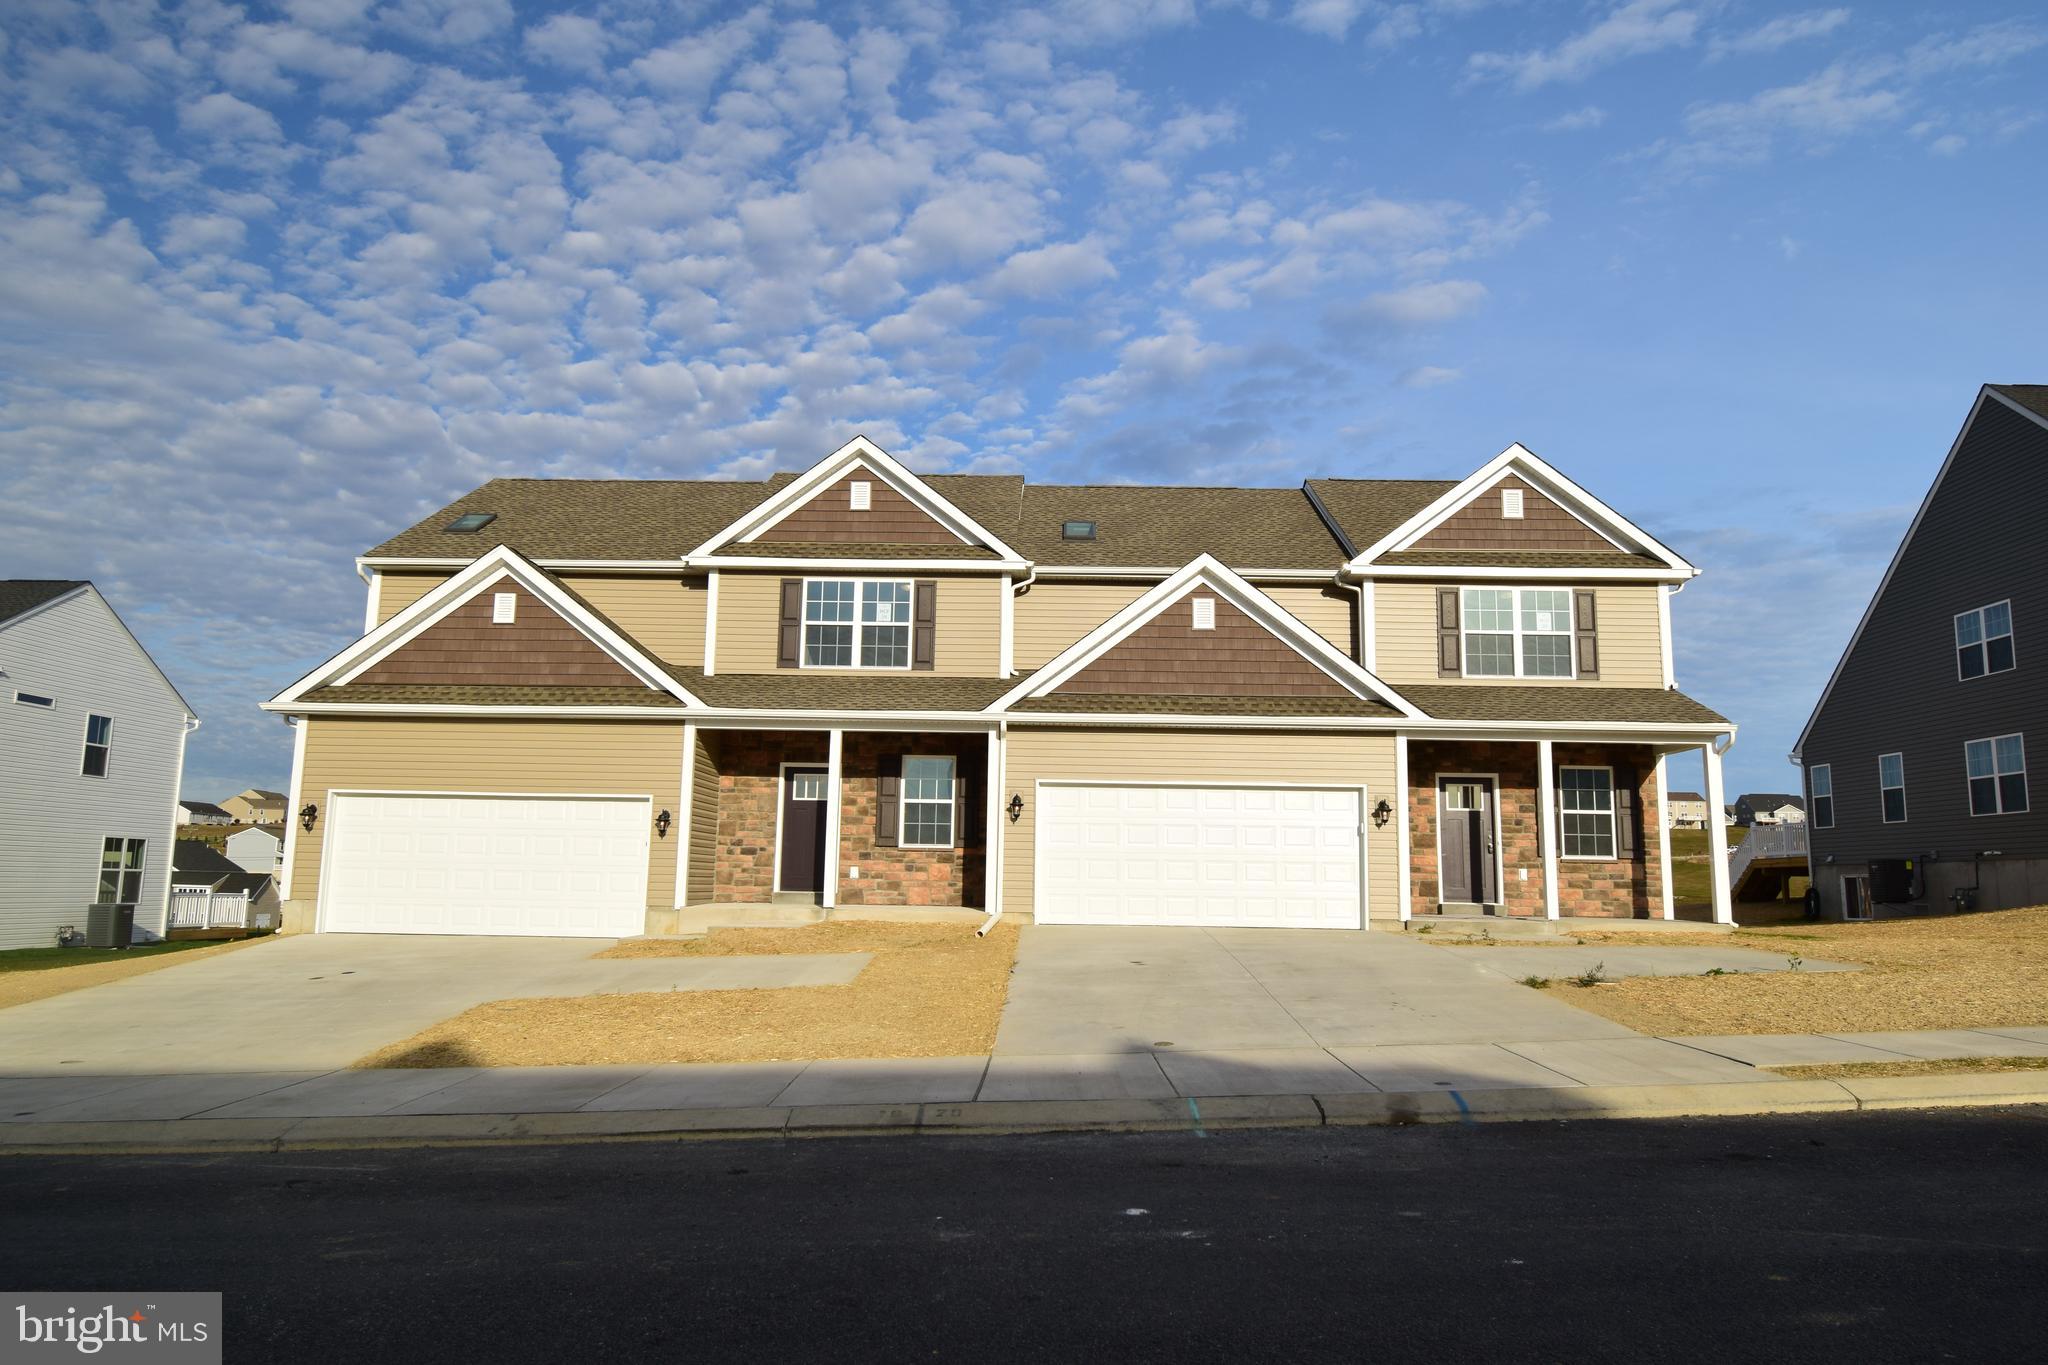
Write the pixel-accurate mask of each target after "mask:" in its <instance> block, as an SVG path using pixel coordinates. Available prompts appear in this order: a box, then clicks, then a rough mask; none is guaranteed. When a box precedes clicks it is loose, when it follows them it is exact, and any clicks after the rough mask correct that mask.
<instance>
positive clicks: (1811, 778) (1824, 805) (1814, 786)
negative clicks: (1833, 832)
mask: <svg viewBox="0 0 2048 1365" xmlns="http://www.w3.org/2000/svg"><path fill="white" fill-rule="evenodd" d="M1806 794H1807V796H1808V797H1809V798H1810V799H1811V800H1812V802H1813V811H1812V815H1813V827H1814V828H1815V829H1833V828H1834V827H1835V770H1834V768H1833V766H1832V765H1830V764H1826V763H1816V764H1814V765H1813V766H1812V767H1811V768H1808V769H1807V770H1806Z"/></svg>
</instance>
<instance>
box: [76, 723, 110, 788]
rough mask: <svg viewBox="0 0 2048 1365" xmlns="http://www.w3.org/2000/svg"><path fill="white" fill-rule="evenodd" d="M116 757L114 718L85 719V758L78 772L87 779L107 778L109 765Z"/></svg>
mask: <svg viewBox="0 0 2048 1365" xmlns="http://www.w3.org/2000/svg"><path fill="white" fill-rule="evenodd" d="M113 755H114V718H113V717H112V716H87V717H86V718H85V757H84V759H83V760H82V761H81V762H80V764H79V768H78V770H79V771H80V772H81V773H84V774H85V775H86V776H87V777H105V776H106V775H107V764H108V762H109V761H110V760H111V759H112V758H113Z"/></svg>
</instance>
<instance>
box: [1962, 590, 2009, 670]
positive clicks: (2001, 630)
mask: <svg viewBox="0 0 2048 1365" xmlns="http://www.w3.org/2000/svg"><path fill="white" fill-rule="evenodd" d="M2014 663H2015V659H2014V655H2013V647H2012V603H2011V602H2009V601H2006V602H1993V603H1992V604H1991V605H1990V606H1988V607H1979V608H1977V609H1976V610H1975V611H1966V612H1963V613H1962V614H1961V615H1959V616H1957V617H1956V676H1957V677H1958V678H1962V679H1965V680H1967V679H1970V678H1981V677H1983V676H1984V675H1985V674H1987V673H2005V672H2009V671H2011V669H2012V667H2013V664H2014Z"/></svg>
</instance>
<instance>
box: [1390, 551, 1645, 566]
mask: <svg viewBox="0 0 2048 1365" xmlns="http://www.w3.org/2000/svg"><path fill="white" fill-rule="evenodd" d="M1373 563H1375V564H1387V565H1392V566H1394V567H1397V568H1420V569H1439V568H1441V569H1450V568H1475V569H1484V568H1501V569H1552V568H1555V569H1647V570H1653V571H1654V570H1660V569H1663V568H1666V567H1667V566H1666V565H1665V563H1664V562H1663V561H1662V560H1660V559H1656V558H1654V557H1652V556H1650V555H1632V554H1626V553H1623V552H1622V551H1620V550H1390V551H1388V552H1387V553H1386V554H1383V555H1381V556H1380V557H1379V558H1378V559H1375V560H1374V561H1373Z"/></svg>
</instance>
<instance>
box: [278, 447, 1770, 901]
mask: <svg viewBox="0 0 2048 1365" xmlns="http://www.w3.org/2000/svg"><path fill="white" fill-rule="evenodd" d="M361 568H362V571H363V572H364V573H365V574H366V575H367V576H368V579H369V588H368V597H369V600H368V602H367V604H366V606H367V619H368V623H369V628H368V633H367V634H365V635H364V636H363V637H362V638H360V639H358V640H356V641H355V642H354V643H352V644H350V645H349V646H348V647H347V648H345V649H343V650H342V651H341V652H340V653H338V654H336V655H335V656H334V657H333V658H331V659H329V660H327V661H325V662H324V663H322V664H320V665H319V666H318V667H317V668H315V669H314V670H313V671H312V672H310V673H308V674H307V675H306V676H304V677H303V678H301V679H299V680H298V681H297V682H295V683H293V684H292V685H291V686H289V687H287V688H286V689H285V690H284V691H282V692H281V693H279V694H278V695H277V696H276V697H275V698H273V699H272V700H270V701H268V702H266V703H264V705H265V707H266V708H267V709H268V710H271V711H273V712H276V713H280V714H282V715H284V716H286V717H288V718H289V719H290V720H291V721H292V723H293V724H294V726H295V730H296V738H295V741H294V756H293V763H292V791H291V799H290V802H289V803H288V804H289V805H290V807H291V808H292V810H294V811H295V812H301V811H302V812H304V813H305V818H304V819H303V820H302V819H301V818H299V817H298V816H296V815H295V816H294V818H293V819H292V820H291V821H290V822H289V823H288V824H287V825H286V826H285V855H284V870H283V873H282V878H281V880H282V882H283V888H284V896H285V901H286V918H287V925H288V927H291V928H304V929H314V930H322V931H337V930H353V931H371V932H419V933H494V934H522V933H523V934H552V935H591V936H599V935H616V934H635V933H640V932H643V931H649V930H655V931H660V930H665V929H666V928H668V927H671V926H674V925H676V924H677V923H679V922H682V921H681V917H680V915H679V913H678V912H679V911H681V910H683V909H685V908H693V909H694V908H698V907H707V906H709V907H718V906H731V905H735V904H742V905H743V904H766V903H773V902H777V901H784V900H795V901H800V902H804V903H810V904H816V905H820V906H823V907H826V908H827V909H831V908H836V907H848V906H877V905H881V906H907V907H917V906H931V907H969V908H973V909H977V910H981V911H984V912H986V913H987V914H988V915H990V916H995V915H1001V914H1009V915H1014V916H1018V917H1020V918H1022V917H1026V916H1030V917H1035V918H1036V919H1037V920H1038V921H1039V922H1041V923H1061V924H1196V925H1255V926H1275V927H1280V926H1288V927H1327V928H1345V929H1360V928H1364V927H1366V926H1367V925H1368V923H1385V924H1389V925H1399V924H1401V923H1403V922H1406V921H1408V920H1410V919H1411V917H1416V916H1433V915H1439V914H1446V913H1449V914H1500V915H1515V916H1539V917H1541V916H1552V917H1556V916H1563V915H1566V914H1570V915H1589V916H1602V917H1629V916H1657V915H1668V914H1670V913H1671V895H1670V886H1671V880H1670V877H1669V874H1668V868H1669V849H1668V846H1667V841H1666V840H1665V839H1664V837H1663V829H1664V820H1663V814H1662V809H1661V808H1662V805H1663V801H1664V790H1665V787H1664V782H1665V778H1664V763H1663V760H1664V759H1666V758H1667V757H1671V756H1675V755H1687V756H1689V757H1691V758H1692V759H1693V760H1694V761H1698V762H1700V763H1701V765H1702V766H1701V770H1702V772H1703V774H1704V776H1705V779H1706V783H1707V791H1708V793H1709V798H1710V800H1712V801H1713V802H1715V803H1717V804H1718V803H1719V802H1720V801H1721V800H1722V799H1723V798H1722V796H1721V787H1720V780H1721V779H1720V773H1721V754H1722V752H1723V750H1725V748H1726V747H1727V745H1729V744H1730V743H1732V742H1733V739H1734V735H1735V727H1734V726H1733V725H1732V724H1730V723H1729V722H1728V721H1727V720H1725V719H1724V718H1722V717H1721V716H1719V715H1717V714H1715V713H1714V712H1713V711H1711V710H1709V709H1708V708H1707V707H1705V706H1703V705H1701V704H1700V703H1699V702H1696V701H1694V700H1692V699H1691V698H1689V697H1686V696H1685V695H1683V694H1682V693H1680V692H1678V691H1677V690H1676V689H1675V687H1674V686H1673V682H1674V679H1673V676H1672V664H1671V658H1672V651H1671V640H1670V612H1669V599H1670V594H1671V592H1673V591H1674V590H1676V589H1677V588H1678V587H1679V586H1680V585H1682V584H1684V583H1686V582H1687V581H1689V580H1690V579H1692V578H1693V577H1694V576H1695V575H1696V574H1697V572H1698V571H1697V570H1696V569H1695V568H1694V567H1693V566H1692V565H1691V564H1689V563H1687V562H1686V561H1685V560H1683V559H1681V558H1680V557H1679V556H1678V555H1677V554H1676V553H1674V552H1673V551H1671V550H1670V549H1668V548H1666V547H1665V546H1664V545H1662V544H1661V543H1659V542H1658V541H1657V540H1656V539H1655V538H1654V537H1652V536H1651V535H1650V534H1649V533H1648V532H1646V531H1644V530H1642V529H1641V528H1640V527H1637V526H1636V525H1634V524H1633V523H1631V522H1629V521H1628V520H1627V519H1626V518H1624V517H1623V516H1622V515H1621V514H1620V513H1619V512H1617V511H1614V510H1613V509H1611V508H1610V507H1608V506H1607V505H1606V504H1605V503H1604V502H1602V501H1601V500H1600V499H1598V498H1596V497H1595V496H1594V495H1593V494H1592V493H1590V492H1588V491H1587V490H1586V489H1584V488H1582V487H1580V486H1579V485H1578V484H1576V483H1574V482H1573V481H1572V480H1570V479H1569V478H1567V477H1566V476H1565V475H1563V474H1562V473H1560V472H1559V471H1558V470H1556V469H1555V468H1553V467H1552V466H1550V465H1549V464H1547V463H1545V462H1544V461H1542V460H1541V459H1539V458H1537V457H1536V456H1535V455H1534V454H1532V453H1530V452H1529V451H1528V450H1526V449H1524V448H1523V447H1521V446H1519V445H1517V446H1511V447H1509V448H1508V449H1507V450H1505V451H1503V452H1502V453H1501V454H1500V455H1499V456H1497V457H1495V458H1494V459H1492V460H1490V461H1488V462H1487V463H1485V464H1484V465H1483V466H1481V467H1480V468H1479V469H1477V470H1476V471H1474V472H1473V473H1472V474H1471V475H1470V476H1468V477H1467V478H1465V479H1462V480H1455V481H1454V480H1360V479H1312V480H1309V481H1308V482H1306V483H1304V484H1303V485H1301V486H1299V487H1296V488H1266V489H1235V488H1178V487H1100V486H1093V487H1090V486H1084V487H1075V486H1048V485H1040V484H1033V483H1028V482H1026V481H1025V480H1023V479H1022V478H1020V477H1018V476H1015V475H919V474H915V473H913V472H911V471H910V470H908V469H906V468H904V467H903V466H902V465H900V464H899V463H897V461H895V460H894V459H892V458H891V457H890V456H889V455H888V454H887V453H886V452H884V451H882V450H881V449H880V448H878V447H877V446H875V445H874V444H872V443H871V442H869V441H867V440H865V439H856V440H854V441H851V442H849V443H848V444H847V445H845V446H844V447H842V448H841V449H839V450H838V451H836V452H834V453H832V454H831V455H829V456H827V457H825V458H824V459H822V460H820V461H819V462H817V463H816V464H815V465H813V466H812V467H811V468H809V469H808V470H806V471H804V472H803V473H801V474H797V475H793V476H792V475H777V476H775V477H773V478H771V479H768V480H766V481H764V482H758V483H748V482H725V481H720V482H713V481H703V482H654V481H568V480H542V479H500V480H494V481H492V482H491V483H488V484H485V485H484V486H483V487H481V488H479V489H477V490H476V491H474V492H472V493H470V494H468V495H467V496H465V497H463V498H461V499H459V500H458V501H456V502H455V503H454V504H452V505H451V506H449V507H448V508H446V509H444V510H443V511H441V512H437V513H436V514H434V515H433V516H431V517H429V518H427V519H426V520H425V521H423V522H421V523H420V524H418V525H416V526H414V527H411V528H410V529H407V530H405V531H403V532H401V533H400V534H398V535H396V536H394V537H393V538H391V539H390V540H388V541H386V542H384V543H383V544H381V545H379V546H377V547H376V548H374V549H373V550H371V551H370V552H369V553H368V554H367V555H366V556H365V557H364V558H363V559H362V561H361ZM1714 838H1715V841H1716V842H1718V831H1716V833H1715V836H1714ZM1713 875H1714V877H1715V886H1716V891H1717V913H1718V914H1719V916H1720V918H1721V919H1722V920H1724V921H1725V920H1727V919H1728V918H1729V906H1728V901H1727V886H1726V862H1725V859H1724V858H1720V857H1716V858H1715V859H1714V868H1713Z"/></svg>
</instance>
